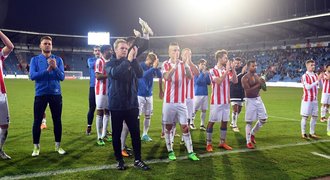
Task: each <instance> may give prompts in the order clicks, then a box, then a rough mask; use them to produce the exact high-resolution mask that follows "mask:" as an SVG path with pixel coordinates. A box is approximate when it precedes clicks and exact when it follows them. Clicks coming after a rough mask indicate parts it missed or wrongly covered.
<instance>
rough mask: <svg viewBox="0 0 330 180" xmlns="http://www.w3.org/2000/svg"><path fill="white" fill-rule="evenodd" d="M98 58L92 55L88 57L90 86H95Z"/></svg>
mask: <svg viewBox="0 0 330 180" xmlns="http://www.w3.org/2000/svg"><path fill="white" fill-rule="evenodd" d="M96 60H97V58H96V57H91V58H88V59H87V65H88V68H89V86H90V87H95V62H96Z"/></svg>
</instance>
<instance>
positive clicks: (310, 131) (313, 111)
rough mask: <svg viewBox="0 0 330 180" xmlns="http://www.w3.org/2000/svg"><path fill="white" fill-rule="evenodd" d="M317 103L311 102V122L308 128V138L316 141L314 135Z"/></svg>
mask: <svg viewBox="0 0 330 180" xmlns="http://www.w3.org/2000/svg"><path fill="white" fill-rule="evenodd" d="M318 110H319V108H318V102H317V101H313V102H312V117H311V121H310V126H309V128H310V129H309V137H310V138H314V139H317V138H319V137H318V136H317V135H316V134H315V125H316V121H317V118H318Z"/></svg>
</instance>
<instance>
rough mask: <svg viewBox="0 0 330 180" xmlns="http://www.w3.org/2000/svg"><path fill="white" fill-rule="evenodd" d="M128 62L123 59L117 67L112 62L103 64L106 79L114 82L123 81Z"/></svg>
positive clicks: (128, 65)
mask: <svg viewBox="0 0 330 180" xmlns="http://www.w3.org/2000/svg"><path fill="white" fill-rule="evenodd" d="M129 67H130V62H129V61H128V60H127V59H125V60H122V62H121V63H120V64H119V65H117V64H116V63H115V62H114V61H109V62H107V63H106V64H105V70H106V72H107V75H108V77H110V78H112V79H116V80H120V79H125V78H126V76H127V73H128V68H129Z"/></svg>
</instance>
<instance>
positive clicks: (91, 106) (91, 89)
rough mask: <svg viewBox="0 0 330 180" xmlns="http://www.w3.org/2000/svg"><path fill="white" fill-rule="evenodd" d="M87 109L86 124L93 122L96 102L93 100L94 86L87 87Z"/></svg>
mask: <svg viewBox="0 0 330 180" xmlns="http://www.w3.org/2000/svg"><path fill="white" fill-rule="evenodd" d="M88 100H89V109H88V113H87V124H88V125H92V124H93V118H94V112H95V109H96V102H95V88H94V87H89V98H88Z"/></svg>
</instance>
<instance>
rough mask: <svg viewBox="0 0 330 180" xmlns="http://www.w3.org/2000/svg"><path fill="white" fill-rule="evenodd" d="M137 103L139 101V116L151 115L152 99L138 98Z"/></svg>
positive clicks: (150, 97)
mask: <svg viewBox="0 0 330 180" xmlns="http://www.w3.org/2000/svg"><path fill="white" fill-rule="evenodd" d="M138 101H139V115H142V114H144V115H152V111H153V107H152V106H153V103H152V102H153V97H152V96H149V97H143V96H138Z"/></svg>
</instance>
